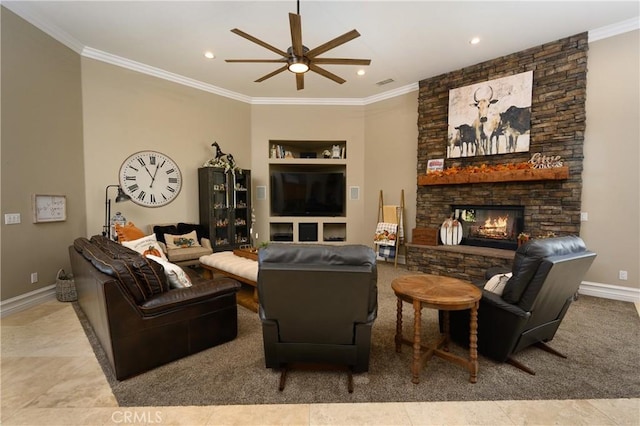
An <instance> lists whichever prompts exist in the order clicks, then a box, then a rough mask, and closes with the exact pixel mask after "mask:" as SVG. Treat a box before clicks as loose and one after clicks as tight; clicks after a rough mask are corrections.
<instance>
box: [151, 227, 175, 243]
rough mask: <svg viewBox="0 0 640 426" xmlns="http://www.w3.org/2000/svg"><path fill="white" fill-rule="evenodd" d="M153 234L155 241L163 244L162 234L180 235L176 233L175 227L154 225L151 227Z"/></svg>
mask: <svg viewBox="0 0 640 426" xmlns="http://www.w3.org/2000/svg"><path fill="white" fill-rule="evenodd" d="M153 233H154V234H156V239H157V240H158V241H160V242H161V243H163V244H166V242H165V241H164V234H172V235H176V234H181V233H182V232H178V228H177V227H176V226H175V225H155V226H154V227H153Z"/></svg>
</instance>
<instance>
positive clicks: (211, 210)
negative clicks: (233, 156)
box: [198, 167, 251, 251]
mask: <svg viewBox="0 0 640 426" xmlns="http://www.w3.org/2000/svg"><path fill="white" fill-rule="evenodd" d="M198 188H199V194H200V195H199V199H200V224H202V225H205V226H207V227H208V228H209V237H210V240H211V246H212V247H213V251H225V250H233V249H236V248H238V247H240V246H243V245H247V244H250V242H251V171H250V170H242V172H239V171H234V172H232V171H225V170H224V169H222V168H217V167H201V168H200V169H198Z"/></svg>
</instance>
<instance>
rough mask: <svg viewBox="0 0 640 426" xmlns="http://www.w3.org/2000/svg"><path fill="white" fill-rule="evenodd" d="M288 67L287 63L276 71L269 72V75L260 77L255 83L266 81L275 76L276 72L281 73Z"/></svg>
mask: <svg viewBox="0 0 640 426" xmlns="http://www.w3.org/2000/svg"><path fill="white" fill-rule="evenodd" d="M286 69H287V66H286V65H285V66H283V67H281V68H278V69H277V70H275V71H273V72H270V73H269V74H267V75H265V76H262V77H260V78H259V79H257V80H256V81H255V83H260V82H262V81H265V80H266V79H268V78H271V77H273V76H274V75H276V74H280V73H281V72H282V71H286Z"/></svg>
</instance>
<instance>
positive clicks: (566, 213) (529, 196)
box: [407, 33, 588, 272]
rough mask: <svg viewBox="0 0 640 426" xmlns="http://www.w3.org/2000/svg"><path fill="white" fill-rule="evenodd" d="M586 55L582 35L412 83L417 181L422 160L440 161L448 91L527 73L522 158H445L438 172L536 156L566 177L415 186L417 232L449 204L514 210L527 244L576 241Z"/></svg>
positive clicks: (435, 221)
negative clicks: (529, 87)
mask: <svg viewBox="0 0 640 426" xmlns="http://www.w3.org/2000/svg"><path fill="white" fill-rule="evenodd" d="M587 51H588V39H587V33H582V34H578V35H575V36H572V37H568V38H565V39H561V40H558V41H555V42H551V43H547V44H544V45H542V46H538V47H534V48H531V49H527V50H524V51H521V52H518V53H513V54H511V55H507V56H503V57H501V58H496V59H493V60H490V61H487V62H483V63H480V64H477V65H473V66H470V67H467V68H463V69H461V70H457V71H453V72H450V73H447V74H443V75H440V76H437V77H433V78H430V79H427V80H423V81H421V82H420V91H419V100H418V132H419V133H418V164H417V167H418V175H421V174H425V171H426V166H427V161H428V160H430V159H437V158H446V154H447V133H448V131H447V130H448V125H447V111H448V106H449V90H451V89H455V88H458V87H463V86H467V85H470V84H475V83H479V82H483V81H489V80H493V79H496V78H501V77H506V76H509V75H514V74H519V73H523V72H526V71H533V93H532V104H531V130H530V149H529V152H523V153H511V154H500V155H493V156H477V157H464V158H454V159H446V160H445V168H446V167H450V166H453V165H459V166H462V167H465V166H469V165H477V166H479V165H482V164H489V165H491V164H508V163H520V162H524V161H527V160H529V158H530V157H531V155H532V154H533V153H536V152H539V153H542V154H544V155H554V156H555V155H559V156H561V157H562V159H563V160H564V164H565V165H566V166H568V167H569V178H568V179H567V180H561V181H556V180H553V181H536V182H500V183H481V184H466V185H440V186H418V190H417V200H416V226H417V227H433V228H437V227H439V226H440V225H441V224H442V222H443V221H444V219H446V218H447V217H448V216H449V214H450V212H451V205H452V204H493V205H522V206H524V207H525V212H524V228H525V229H524V230H525V232H528V233H530V234H531V235H532V236H533V237H536V236H541V235H547V234H548V233H554V234H556V235H567V234H575V235H578V234H579V232H580V205H581V192H582V160H583V142H584V130H585V101H586V75H587ZM412 257H413V259H412ZM420 257H421V256H420V254H419V250H415V249H414V250H410V253H409V255H408V259H407V264H408V265H410V267H412V266H411V265H414V266H413V267H412V268H413V269H421V268H419V265H421V263H423V262H422V261H421V260H420ZM430 260H432V259H430ZM427 272H428V271H427Z"/></svg>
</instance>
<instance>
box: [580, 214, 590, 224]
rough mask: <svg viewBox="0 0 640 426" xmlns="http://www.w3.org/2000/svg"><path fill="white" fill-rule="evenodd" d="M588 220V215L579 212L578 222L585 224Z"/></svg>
mask: <svg viewBox="0 0 640 426" xmlns="http://www.w3.org/2000/svg"><path fill="white" fill-rule="evenodd" d="M588 220H589V213H587V212H580V222H586V221H588Z"/></svg>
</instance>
